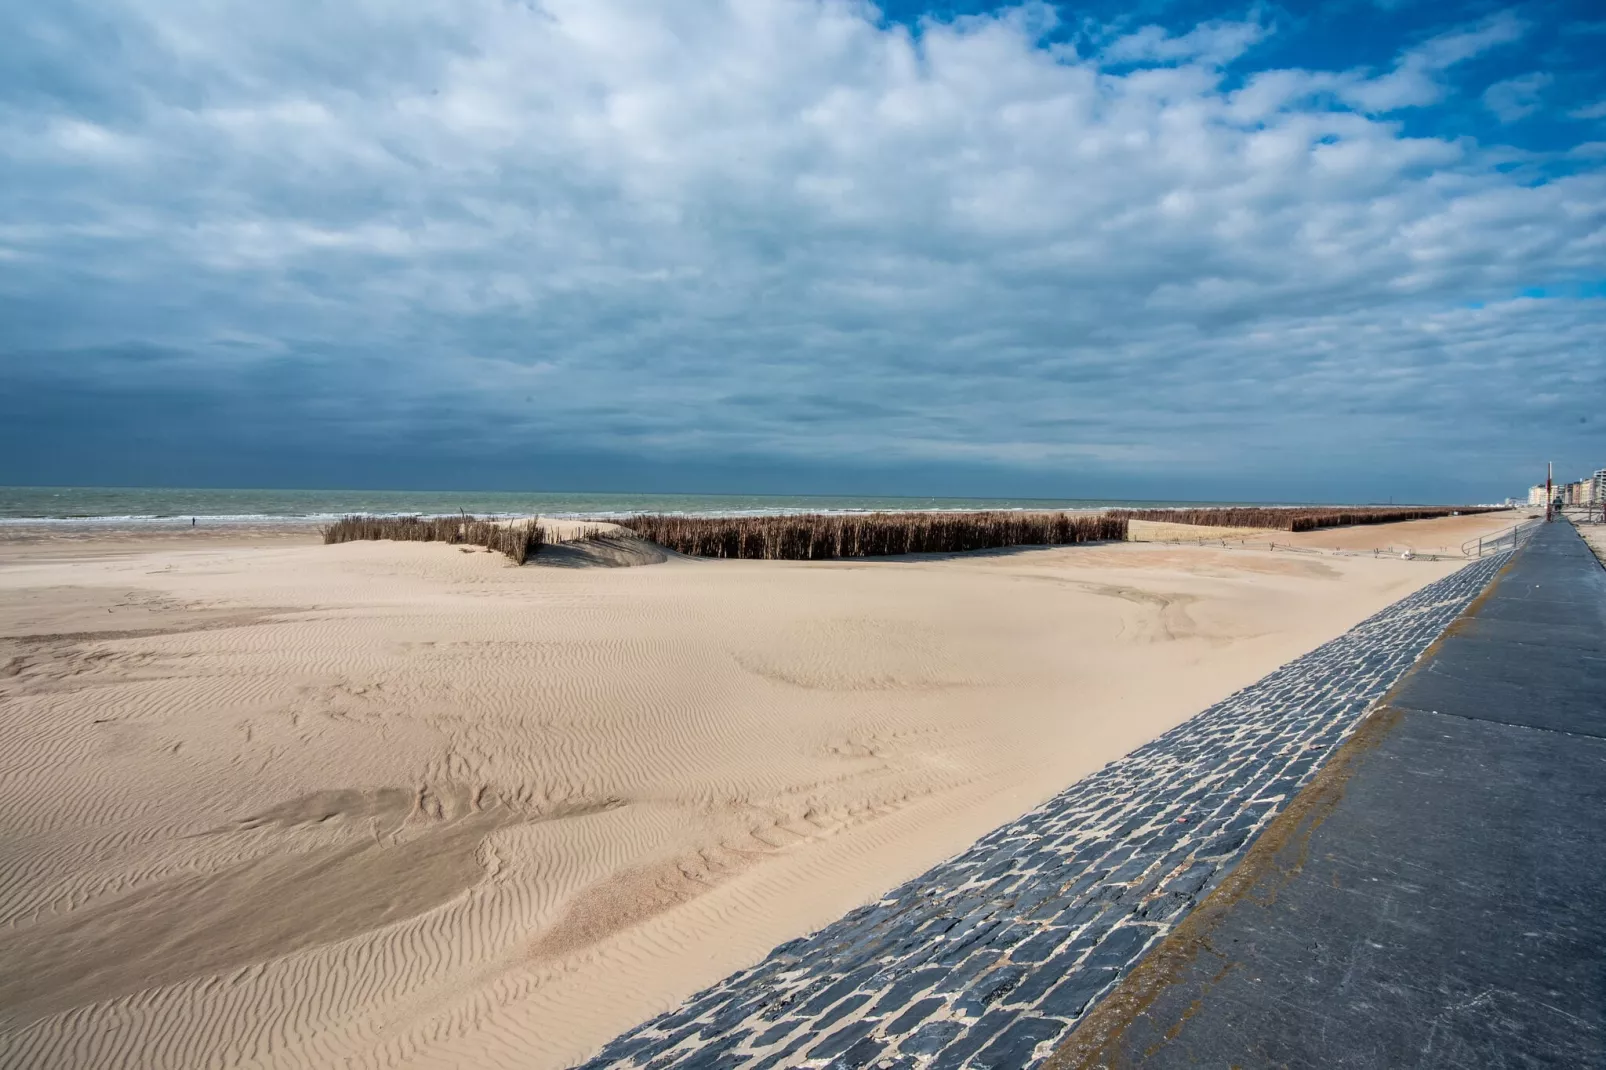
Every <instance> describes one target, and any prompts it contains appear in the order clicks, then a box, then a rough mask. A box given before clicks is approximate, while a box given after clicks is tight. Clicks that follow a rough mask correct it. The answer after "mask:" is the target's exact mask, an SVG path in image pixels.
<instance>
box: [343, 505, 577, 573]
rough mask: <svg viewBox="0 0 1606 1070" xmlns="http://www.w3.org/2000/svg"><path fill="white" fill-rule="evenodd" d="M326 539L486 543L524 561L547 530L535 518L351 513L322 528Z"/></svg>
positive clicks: (538, 546) (538, 547)
mask: <svg viewBox="0 0 1606 1070" xmlns="http://www.w3.org/2000/svg"><path fill="white" fill-rule="evenodd" d="M322 530H323V541H324V542H325V543H337V542H355V541H359V540H369V539H389V540H392V541H394V542H444V543H451V544H453V545H468V546H483V547H485V548H486V549H487V550H495V551H498V552H500V553H503V554H506V555H507V556H508V557H509V558H511V559H512V560H513V561H514V562H515V563H516V564H520V565H522V564H524V562H526V561H528V560H529V559H530V558H532V557H534V556H535V555H536V554H537V553H539V552H540V551H541V547H542V546H543V545H545V543H546V533H545V531H543V530H542V528H541V525H540V524H539V523H537V522H535V521H523V522H512V523H509V522H506V521H494V520H482V519H480V518H479V517H473V516H468V515H459V516H431V517H422V516H348V517H342V518H341V519H339V520H337V521H335V522H334V523H333V524H329V525H327V526H325V527H324V528H323V529H322Z"/></svg>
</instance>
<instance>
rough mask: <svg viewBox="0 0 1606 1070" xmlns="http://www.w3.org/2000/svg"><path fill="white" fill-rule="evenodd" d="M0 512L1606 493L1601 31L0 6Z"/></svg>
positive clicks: (106, 3) (1346, 10)
mask: <svg viewBox="0 0 1606 1070" xmlns="http://www.w3.org/2000/svg"><path fill="white" fill-rule="evenodd" d="M0 11H3V12H4V15H3V18H4V22H5V24H6V25H7V26H8V27H9V29H8V32H6V33H4V34H0V483H10V484H34V485H39V484H71V485H153V486H264V487H374V488H384V487H389V488H417V489H424V488H428V489H520V490H580V491H585V490H589V491H606V490H620V491H688V492H774V493H878V494H898V493H906V494H916V495H923V494H955V495H1033V496H1042V497H1101V496H1115V497H1155V498H1193V499H1219V498H1239V499H1250V500H1335V501H1382V500H1387V499H1390V498H1393V499H1395V500H1402V501H1403V500H1416V501H1467V500H1493V499H1498V498H1502V497H1504V496H1506V495H1507V494H1518V493H1521V491H1522V490H1523V488H1524V487H1525V486H1526V485H1527V484H1528V483H1531V482H1533V481H1534V480H1535V479H1542V478H1543V475H1544V470H1543V465H1544V463H1545V462H1546V461H1554V462H1556V465H1557V474H1558V476H1561V477H1566V478H1577V477H1578V476H1580V475H1583V474H1585V473H1586V472H1588V471H1592V470H1594V469H1596V468H1601V467H1606V64H1603V63H1602V62H1601V57H1602V56H1603V55H1606V11H1603V10H1602V9H1601V8H1599V7H1598V6H1596V5H1595V4H1594V3H1587V2H1578V0H1574V2H1560V0H1558V2H1551V3H1544V2H1540V3H1528V4H1519V5H1516V6H1510V5H1505V4H1501V3H1468V4H1460V5H1455V4H1446V3H1428V2H1426V0H1338V2H1334V3H1322V4H1314V5H1309V4H1300V5H1296V4H1287V5H1277V4H1252V5H1248V6H1232V5H1222V4H1205V3H1197V2H1182V0H1178V2H1168V0H1139V2H1138V3H1091V4H1078V5H1071V4H1059V5H1052V4H1042V3H1028V4H1024V5H1015V6H1002V7H996V6H987V5H981V4H971V3H959V4H953V5H948V6H940V7H927V6H921V5H919V4H913V3H907V2H903V0H899V2H898V3H895V4H893V3H889V5H888V6H886V7H876V6H872V5H870V4H868V3H851V2H838V0H677V2H676V3H673V4H666V3H661V2H657V0H654V2H648V0H411V2H409V3H406V4H395V3H390V2H388V0H386V2H381V0H347V2H344V3H314V2H306V0H284V2H281V3H273V4H261V3H244V2H232V0H205V2H200V0H93V2H86V0H52V2H51V3H48V4H40V3H29V2H27V0H0Z"/></svg>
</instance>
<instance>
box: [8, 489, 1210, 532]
mask: <svg viewBox="0 0 1606 1070" xmlns="http://www.w3.org/2000/svg"><path fill="white" fill-rule="evenodd" d="M1183 504H1197V503H1185V502H1154V501H1143V502H1139V501H1122V500H1117V499H1102V498H1100V499H1083V498H914V497H876V496H863V495H800V494H571V493H552V492H541V491H528V492H526V491H416V490H245V489H241V490H220V489H212V488H206V489H184V488H171V487H0V525H54V524H61V525H74V526H77V525H94V524H105V525H115V526H119V527H121V526H151V527H167V526H178V525H184V526H188V525H190V523H191V522H192V521H194V522H195V523H196V524H207V525H211V526H217V525H226V524H236V525H255V524H275V525H278V524H299V523H305V524H319V523H327V522H328V521H331V520H336V519H338V518H340V517H342V516H350V515H352V514H357V513H363V514H369V515H374V516H415V515H416V516H445V515H450V514H456V513H469V514H471V515H475V516H490V517H520V516H545V517H552V518H558V519H561V518H575V517H586V518H596V519H608V518H614V517H623V516H633V515H636V514H639V513H669V514H677V515H682V516H780V515H787V514H796V513H867V512H893V511H905V510H929V511H934V512H935V511H956V512H957V511H968V510H984V509H1006V510H1044V509H1104V508H1110V507H1115V506H1147V507H1153V506H1163V505H1183Z"/></svg>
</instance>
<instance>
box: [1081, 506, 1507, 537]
mask: <svg viewBox="0 0 1606 1070" xmlns="http://www.w3.org/2000/svg"><path fill="white" fill-rule="evenodd" d="M1501 508H1504V507H1503V506H1493V505H1417V506H1385V505H1379V506H1265V507H1241V506H1232V507H1225V508H1216V509H1110V510H1107V511H1106V513H1105V515H1106V516H1110V517H1118V518H1120V519H1123V520H1153V521H1157V522H1159V523H1162V524H1196V525H1201V526H1205V527H1219V528H1271V529H1274V530H1276V531H1315V530H1316V529H1318V528H1342V527H1349V526H1351V525H1355V524H1392V523H1394V522H1396V521H1400V520H1431V519H1433V518H1435V517H1441V516H1454V515H1456V514H1457V513H1492V512H1495V511H1496V510H1498V509H1501Z"/></svg>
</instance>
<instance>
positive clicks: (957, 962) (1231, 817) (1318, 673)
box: [586, 557, 1505, 1070]
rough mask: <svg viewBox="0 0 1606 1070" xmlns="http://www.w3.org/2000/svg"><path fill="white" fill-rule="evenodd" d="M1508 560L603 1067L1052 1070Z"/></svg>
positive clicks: (692, 1007) (1067, 797) (677, 1015)
mask: <svg viewBox="0 0 1606 1070" xmlns="http://www.w3.org/2000/svg"><path fill="white" fill-rule="evenodd" d="M1504 560H1505V559H1504V558H1503V557H1500V558H1488V559H1485V560H1483V561H1479V562H1476V563H1473V564H1471V565H1469V566H1467V567H1466V568H1464V569H1462V570H1461V571H1459V572H1457V573H1455V574H1454V575H1451V576H1449V577H1447V578H1445V579H1443V580H1440V581H1438V582H1436V583H1432V584H1429V585H1428V586H1427V587H1424V588H1423V589H1422V590H1420V591H1418V592H1417V593H1416V594H1414V595H1411V596H1410V597H1409V598H1406V599H1404V600H1402V601H1400V602H1398V603H1396V604H1395V605H1393V606H1390V607H1389V608H1388V609H1386V610H1384V611H1383V612H1381V613H1379V614H1377V615H1376V616H1374V617H1372V618H1370V619H1369V620H1367V621H1365V622H1363V623H1361V624H1359V625H1357V626H1356V627H1355V628H1354V629H1352V630H1351V631H1349V632H1347V633H1346V634H1345V635H1343V636H1341V637H1340V638H1338V639H1335V640H1333V641H1332V642H1330V643H1327V644H1325V645H1323V646H1322V647H1320V648H1318V649H1317V650H1314V651H1312V652H1311V653H1310V654H1308V655H1306V656H1305V657H1302V658H1300V659H1298V660H1296V661H1293V662H1290V663H1289V664H1288V665H1285V666H1283V667H1282V668H1281V669H1279V670H1277V671H1276V672H1274V673H1272V674H1271V675H1270V676H1268V677H1266V678H1265V679H1263V680H1261V681H1259V682H1258V683H1256V684H1254V685H1252V686H1251V687H1248V688H1245V689H1244V690H1243V691H1240V692H1238V693H1237V694H1235V695H1232V696H1231V697H1229V698H1227V699H1225V700H1224V701H1222V702H1220V703H1218V704H1217V705H1215V706H1212V707H1211V708H1210V709H1208V710H1206V711H1204V712H1203V713H1201V714H1199V715H1198V716H1197V717H1194V718H1193V719H1191V720H1189V721H1187V722H1185V723H1184V724H1182V725H1180V726H1178V727H1177V728H1176V729H1173V730H1172V731H1170V732H1168V733H1166V734H1165V735H1164V736H1161V737H1160V738H1159V739H1157V740H1155V741H1154V742H1153V743H1150V744H1148V745H1146V746H1144V747H1141V748H1139V749H1138V750H1137V751H1134V752H1133V753H1132V754H1130V755H1128V756H1126V757H1125V758H1122V759H1120V760H1119V761H1116V762H1112V763H1111V764H1110V765H1108V766H1106V767H1105V768H1103V769H1102V770H1100V771H1099V772H1097V773H1095V774H1093V775H1092V776H1090V777H1088V778H1086V779H1085V780H1083V781H1081V782H1080V783H1078V784H1076V785H1074V786H1072V787H1071V788H1068V789H1067V790H1066V791H1065V792H1063V793H1062V794H1061V795H1059V796H1057V797H1056V798H1054V799H1053V800H1051V801H1049V802H1048V803H1045V804H1044V805H1043V806H1042V807H1039V808H1038V809H1037V810H1034V811H1033V812H1031V813H1030V814H1027V815H1025V816H1024V817H1022V818H1021V819H1020V820H1018V821H1016V822H1013V823H1012V824H1010V825H1008V826H1005V827H1004V828H1001V829H998V830H997V831H995V832H993V833H990V834H989V835H987V836H985V837H983V838H982V839H981V840H980V841H979V842H978V843H977V844H976V845H975V846H974V847H972V848H971V849H970V850H968V851H966V852H965V853H964V854H962V855H960V856H958V857H957V858H954V859H952V860H950V861H948V862H946V863H944V864H942V865H940V866H937V867H936V868H934V869H932V870H931V871H930V872H928V873H926V874H924V875H922V876H921V877H919V878H917V879H915V880H913V881H911V882H909V883H908V884H905V885H903V886H902V887H900V888H897V889H894V890H893V891H892V892H890V893H888V894H887V895H886V896H884V897H883V898H882V899H881V900H880V901H878V902H876V903H873V904H870V905H869V906H866V907H864V908H862V909H860V910H856V911H854V912H853V913H851V914H849V915H848V916H847V917H845V918H843V919H841V920H840V921H838V922H836V923H835V924H833V925H830V926H828V927H826V928H825V929H822V930H820V931H819V932H816V933H814V934H812V935H810V936H807V937H804V938H802V939H799V940H795V941H792V942H791V943H789V944H785V945H782V946H781V947H778V948H776V949H775V950H774V951H773V952H772V953H771V954H770V955H769V957H768V958H766V959H765V960H764V961H763V962H762V963H760V964H758V965H757V966H755V967H753V968H752V969H749V970H744V971H742V972H740V973H737V974H735V975H733V976H731V977H730V978H727V979H726V980H725V981H722V982H721V983H719V984H718V985H715V986H714V987H712V988H710V989H707V990H706V991H704V992H701V993H698V994H697V995H695V996H693V997H692V998H691V999H690V1000H688V1001H687V1002H686V1003H685V1004H684V1005H682V1006H681V1007H679V1008H678V1009H676V1010H674V1011H672V1012H670V1013H668V1014H665V1015H663V1016H661V1017H659V1018H656V1019H654V1020H653V1021H650V1022H648V1023H646V1024H644V1025H642V1026H641V1027H639V1028H637V1029H634V1030H632V1031H631V1032H629V1033H627V1034H625V1035H624V1036H622V1037H620V1038H618V1039H617V1040H615V1041H614V1042H612V1043H611V1044H609V1045H608V1046H607V1047H606V1048H604V1049H603V1050H602V1052H600V1053H599V1054H598V1055H597V1056H596V1058H595V1059H593V1060H592V1061H591V1062H589V1063H587V1064H586V1065H587V1066H588V1067H591V1068H596V1070H600V1068H602V1067H628V1068H647V1067H651V1068H655V1070H656V1068H660V1067H679V1068H691V1067H700V1068H709V1067H744V1068H748V1070H763V1068H766V1067H793V1066H806V1067H827V1066H829V1067H842V1068H848V1067H860V1066H876V1067H886V1068H891V1067H930V1068H933V1070H948V1068H955V1070H957V1068H960V1067H999V1068H1008V1070H1018V1068H1021V1067H1026V1066H1031V1065H1034V1064H1036V1063H1038V1062H1040V1061H1041V1060H1042V1059H1043V1058H1045V1057H1047V1056H1048V1055H1049V1053H1050V1052H1052V1051H1053V1049H1054V1045H1055V1044H1056V1043H1057V1042H1058V1041H1059V1040H1061V1038H1063V1037H1064V1036H1065V1035H1066V1033H1067V1032H1068V1031H1069V1030H1070V1029H1071V1028H1072V1026H1073V1024H1074V1023H1075V1022H1076V1021H1078V1020H1079V1018H1080V1017H1081V1016H1082V1015H1083V1013H1084V1011H1085V1009H1086V1008H1087V1007H1088V1006H1089V1005H1090V1004H1092V1003H1093V1002H1094V1001H1095V1000H1096V999H1097V998H1098V997H1099V996H1100V994H1102V993H1103V992H1105V991H1107V990H1108V989H1109V988H1110V987H1111V986H1113V985H1114V984H1115V983H1116V982H1117V981H1118V980H1119V979H1120V978H1121V977H1122V976H1123V974H1124V973H1125V972H1126V971H1127V970H1128V969H1130V968H1131V967H1132V965H1133V964H1134V963H1135V962H1137V961H1138V959H1139V958H1141V957H1142V955H1143V953H1144V951H1145V949H1146V948H1148V947H1150V946H1151V945H1152V944H1153V943H1154V942H1155V941H1157V940H1159V939H1160V938H1162V937H1163V936H1164V935H1165V934H1166V933H1167V932H1169V931H1170V930H1171V928H1172V927H1173V926H1174V925H1175V924H1176V923H1177V921H1178V920H1179V919H1181V918H1184V917H1186V916H1187V914H1188V912H1189V911H1190V910H1191V909H1192V908H1193V906H1194V904H1195V903H1196V902H1198V901H1200V900H1201V899H1203V898H1204V897H1205V896H1207V895H1209V894H1210V892H1211V890H1212V889H1213V888H1214V887H1215V886H1216V885H1217V883H1218V882H1220V880H1221V879H1222V876H1223V875H1224V874H1225V873H1227V872H1228V871H1230V870H1232V869H1233V866H1234V864H1235V863H1236V862H1237V861H1238V860H1239V859H1240V858H1241V857H1243V854H1244V852H1245V850H1246V849H1247V844H1249V843H1250V842H1251V841H1253V840H1254V838H1255V836H1256V834H1257V833H1258V832H1259V831H1260V830H1261V829H1262V828H1264V827H1265V826H1266V825H1267V823H1268V822H1270V821H1271V820H1272V819H1273V818H1274V817H1275V816H1276V815H1277V814H1278V813H1279V812H1280V811H1281V810H1282V809H1283V807H1284V806H1285V805H1286V804H1287V803H1288V801H1289V800H1290V799H1292V798H1293V797H1294V795H1295V794H1296V793H1297V792H1298V791H1299V789H1300V787H1301V786H1302V785H1303V784H1305V783H1306V782H1307V781H1308V780H1309V779H1310V777H1311V775H1312V774H1313V772H1314V771H1315V770H1316V769H1318V768H1320V766H1321V764H1322V762H1323V760H1324V759H1326V758H1327V756H1328V755H1330V754H1331V753H1332V752H1333V750H1334V749H1335V748H1336V747H1337V746H1338V745H1339V744H1340V743H1341V742H1342V741H1343V740H1344V739H1345V738H1346V736H1347V735H1348V734H1349V733H1350V732H1351V731H1352V730H1353V729H1354V727H1355V724H1356V722H1357V721H1358V720H1359V718H1360V717H1361V715H1362V714H1363V713H1364V712H1365V711H1366V710H1368V709H1369V708H1371V706H1372V705H1373V703H1374V702H1376V700H1377V699H1378V698H1379V697H1381V696H1382V695H1383V694H1384V692H1385V691H1387V690H1388V688H1389V687H1390V686H1392V685H1393V684H1394V682H1395V681H1396V680H1398V679H1399V677H1400V676H1401V674H1402V673H1403V672H1404V671H1405V670H1406V669H1407V668H1409V667H1410V665H1411V664H1412V663H1413V661H1415V659H1416V658H1417V656H1418V655H1419V654H1420V653H1421V652H1422V651H1423V650H1424V648H1426V647H1427V645H1428V644H1429V643H1431V642H1432V641H1433V640H1434V639H1435V637H1437V636H1438V635H1439V634H1440V632H1441V631H1443V629H1444V627H1445V626H1446V625H1447V624H1448V623H1449V622H1450V621H1451V620H1453V619H1455V617H1456V616H1458V615H1459V614H1460V613H1461V611H1462V610H1463V609H1464V608H1465V607H1466V606H1467V604H1468V603H1469V602H1470V601H1471V600H1472V599H1473V598H1474V597H1476V596H1477V595H1478V593H1479V592H1480V591H1482V590H1483V589H1484V587H1485V586H1486V585H1487V583H1488V581H1489V579H1490V577H1491V576H1492V575H1493V574H1494V572H1495V570H1496V569H1497V568H1498V567H1499V566H1500V564H1502V563H1503V561H1504Z"/></svg>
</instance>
